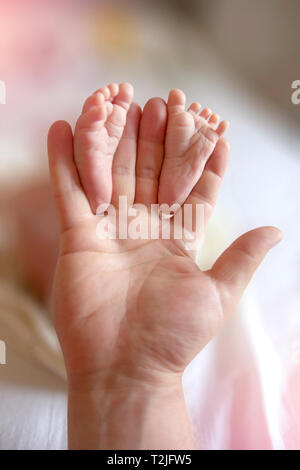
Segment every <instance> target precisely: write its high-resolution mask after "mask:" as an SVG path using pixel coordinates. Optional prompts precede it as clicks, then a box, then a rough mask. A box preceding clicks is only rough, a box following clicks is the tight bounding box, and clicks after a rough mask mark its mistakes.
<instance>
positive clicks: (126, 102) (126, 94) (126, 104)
mask: <svg viewBox="0 0 300 470" xmlns="http://www.w3.org/2000/svg"><path fill="white" fill-rule="evenodd" d="M132 99H133V86H132V85H131V84H130V83H120V85H119V90H118V94H117V95H116V96H115V97H114V100H113V104H116V105H118V106H121V107H122V108H123V109H125V111H128V110H129V108H130V105H131V103H132Z"/></svg>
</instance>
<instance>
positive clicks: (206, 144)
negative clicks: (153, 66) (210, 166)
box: [159, 89, 229, 205]
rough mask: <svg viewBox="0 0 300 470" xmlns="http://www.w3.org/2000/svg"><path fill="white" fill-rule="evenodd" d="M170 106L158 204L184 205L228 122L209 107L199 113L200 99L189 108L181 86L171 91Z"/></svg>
mask: <svg viewBox="0 0 300 470" xmlns="http://www.w3.org/2000/svg"><path fill="white" fill-rule="evenodd" d="M167 106H168V125H167V131H166V142H165V159H164V163H163V167H162V172H161V177H160V188H159V203H160V204H162V203H166V204H168V205H172V204H174V203H178V204H183V203H184V201H185V200H186V198H187V197H188V195H189V194H190V192H191V191H192V189H193V187H194V186H195V184H196V183H197V181H198V180H199V178H200V176H201V174H202V172H203V169H204V166H205V164H206V162H207V160H208V159H209V157H210V155H211V154H212V152H213V150H214V148H215V146H216V143H217V142H218V139H219V138H220V137H221V136H222V135H223V134H224V133H225V132H226V130H227V129H228V127H229V123H228V121H221V122H220V123H219V116H218V115H217V114H215V113H214V114H213V113H212V112H211V110H210V109H209V108H204V109H203V110H202V112H200V110H201V105H200V104H199V103H198V102H194V103H192V104H191V106H190V107H189V108H188V110H186V97H185V94H184V93H183V92H182V91H181V90H179V89H174V90H171V92H170V94H169V98H168V103H167Z"/></svg>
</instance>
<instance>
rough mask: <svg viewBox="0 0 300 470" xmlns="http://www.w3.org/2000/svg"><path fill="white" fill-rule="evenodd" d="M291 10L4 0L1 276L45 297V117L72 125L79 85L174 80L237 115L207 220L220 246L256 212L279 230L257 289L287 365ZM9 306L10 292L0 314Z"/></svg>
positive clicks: (291, 282) (174, 1)
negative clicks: (218, 189)
mask: <svg viewBox="0 0 300 470" xmlns="http://www.w3.org/2000/svg"><path fill="white" fill-rule="evenodd" d="M299 20H300V2H299V0H288V1H286V0H263V1H261V0H169V1H167V0H165V1H164V0H159V1H151V2H150V1H148V2H147V1H143V0H123V1H121V0H119V1H117V0H110V1H106V2H105V1H101V0H98V1H96V0H72V1H71V0H51V1H50V0H44V1H40V0H35V1H34V0H31V1H29V0H19V1H18V0H15V1H8V0H6V1H4V0H1V1H0V36H1V37H0V80H2V81H4V82H5V84H6V104H5V105H2V104H0V209H1V211H2V215H1V222H0V223H1V226H0V227H1V232H0V241H1V247H2V248H1V253H2V254H1V258H0V274H1V279H2V281H3V282H6V280H7V279H9V280H10V286H11V283H14V282H18V283H19V284H20V282H21V284H22V286H23V287H22V288H24V287H25V289H27V288H28V289H29V290H30V292H31V294H32V293H33V294H34V295H38V298H39V299H42V298H45V296H46V293H47V291H48V289H49V283H50V282H51V279H49V272H50V271H51V270H52V268H53V265H52V260H53V258H55V253H56V251H55V250H56V246H55V243H54V241H55V237H56V232H55V230H56V229H55V226H54V223H55V222H54V221H53V220H54V219H52V218H50V216H49V215H48V214H49V213H50V212H49V211H52V207H51V203H49V193H48V189H47V187H46V186H45V184H44V181H45V178H47V176H46V175H47V155H46V136H47V131H48V128H49V126H50V125H51V123H52V122H53V121H54V120H57V119H66V120H68V121H70V122H71V124H72V125H74V123H75V120H76V117H77V116H78V114H79V112H80V111H81V107H82V103H83V101H84V100H85V98H86V97H87V96H88V95H89V94H90V93H92V92H93V91H94V90H96V89H97V88H99V87H100V86H102V85H104V84H107V83H110V82H121V81H130V82H131V83H132V84H133V85H134V87H135V100H136V101H137V102H138V103H139V104H140V105H142V106H143V105H144V104H145V102H146V101H147V99H148V98H150V97H152V96H161V97H163V98H165V99H166V98H167V96H168V91H169V90H170V89H171V88H174V87H179V88H182V89H183V90H184V91H185V93H186V95H187V101H188V102H189V103H190V102H192V101H199V102H200V103H201V104H202V105H203V106H208V107H210V108H211V109H212V110H213V111H214V112H218V113H219V114H220V115H221V117H222V118H223V119H228V120H229V121H230V122H231V128H230V130H229V132H228V139H229V141H230V144H231V162H230V167H229V170H228V173H227V175H226V177H225V181H224V185H223V188H222V191H221V195H220V200H219V202H218V204H217V210H216V216H215V221H213V224H216V225H214V227H217V230H218V233H219V238H220V240H221V242H220V244H219V250H221V249H223V248H224V247H225V246H226V245H227V244H228V242H229V241H231V240H233V239H234V238H235V237H236V236H238V235H239V234H241V233H242V232H243V231H245V230H248V229H251V228H254V227H256V226H259V225H275V226H277V227H279V228H280V229H281V230H282V231H283V235H284V240H283V242H282V243H281V244H280V245H279V246H278V247H276V248H275V250H274V252H273V254H272V256H271V255H270V256H269V258H268V260H267V262H266V263H265V264H264V265H263V267H262V268H261V269H260V270H259V272H258V273H257V276H256V277H255V280H254V281H253V283H252V287H251V289H252V291H251V292H252V293H253V296H254V297H255V299H256V300H255V301H256V304H257V305H258V306H259V311H260V321H261V325H262V328H263V330H265V331H267V333H268V337H269V340H270V342H271V343H272V345H274V347H275V348H277V350H278V351H280V360H281V361H283V362H282V363H283V364H285V367H290V366H291V359H290V358H291V354H292V352H293V351H292V350H293V345H295V344H296V343H295V342H296V341H298V340H299V339H300V289H299V280H300V279H299V278H300V263H299V261H300V246H299V230H300V222H299V217H298V215H299V209H300V207H299V201H300V185H299V178H300V158H299V149H300V133H299V126H300V105H295V104H293V103H292V101H291V95H292V92H293V90H292V88H291V85H292V82H293V81H294V80H297V79H298V80H300V57H299V44H300V28H299ZM33 241H34V242H33ZM7 253H9V256H8V255H7ZM216 254H217V253H216ZM41 260H43V263H41ZM20 280H21V281H20ZM4 292H7V288H5V289H4ZM12 296H13V297H14V296H17V294H12ZM36 298H37V297H36ZM0 310H1V309H0ZM8 310H9V309H8V307H7V303H6V304H5V307H3V308H2V310H1V312H2V313H0V317H1V315H2V319H3V320H2V321H3V323H2V325H5V321H6V320H7V319H6V320H4V318H5V313H7V311H8ZM0 326H1V319H0ZM3 328H4V326H3ZM2 331H5V330H4V329H3V330H2ZM1 336H3V333H2V335H1V330H0V338H1ZM12 343H13V342H12ZM3 370H4V369H1V373H2V372H3ZM5 370H6V372H5V373H6V374H8V375H9V374H10V372H7V369H5ZM3 373H4V372H3ZM9 377H12V376H10V375H9ZM36 383H39V379H36Z"/></svg>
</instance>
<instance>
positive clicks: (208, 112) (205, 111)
mask: <svg viewBox="0 0 300 470" xmlns="http://www.w3.org/2000/svg"><path fill="white" fill-rule="evenodd" d="M211 113H212V111H211V109H210V108H204V109H203V111H202V112H201V113H200V116H201V117H203V118H204V119H208V118H209V116H210V115H211Z"/></svg>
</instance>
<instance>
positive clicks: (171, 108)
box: [167, 88, 186, 114]
mask: <svg viewBox="0 0 300 470" xmlns="http://www.w3.org/2000/svg"><path fill="white" fill-rule="evenodd" d="M185 102H186V97H185V94H184V93H183V91H182V90H179V88H174V89H173V90H171V91H170V93H169V97H168V103H167V106H168V112H169V113H170V114H172V113H173V114H175V113H181V112H183V111H184V110H185Z"/></svg>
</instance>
